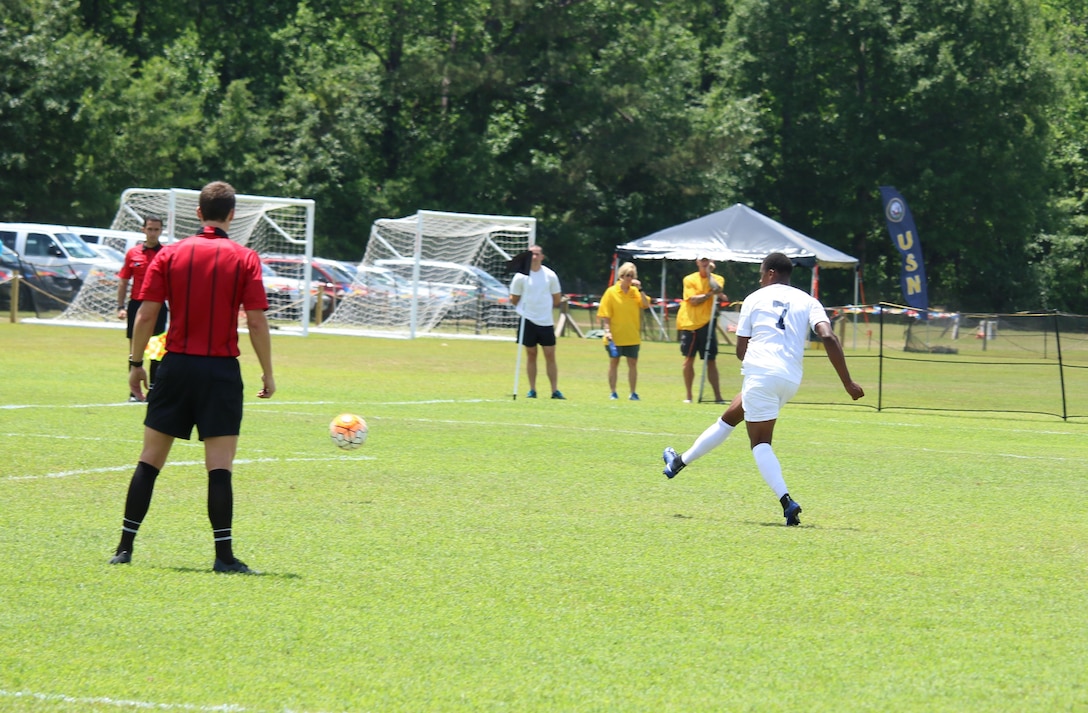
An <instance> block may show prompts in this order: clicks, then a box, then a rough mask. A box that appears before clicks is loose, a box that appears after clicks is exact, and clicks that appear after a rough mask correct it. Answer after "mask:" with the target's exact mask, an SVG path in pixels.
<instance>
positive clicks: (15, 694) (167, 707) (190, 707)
mask: <svg viewBox="0 0 1088 713" xmlns="http://www.w3.org/2000/svg"><path fill="white" fill-rule="evenodd" d="M0 698H32V699H34V700H38V701H45V702H51V701H60V702H62V703H75V704H77V705H84V704H92V705H106V706H117V707H118V708H150V709H154V710H161V711H172V710H182V711H209V713H210V712H212V711H223V712H225V713H235V712H236V711H237V712H241V711H245V710H246V708H245V707H243V706H239V705H236V704H234V703H224V704H223V705H218V706H198V705H195V704H192V703H153V702H151V701H128V700H124V699H121V698H106V697H96V698H76V697H74V696H66V695H64V694H62V693H34V692H33V691H5V690H2V689H0Z"/></svg>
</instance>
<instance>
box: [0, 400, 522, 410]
mask: <svg viewBox="0 0 1088 713" xmlns="http://www.w3.org/2000/svg"><path fill="white" fill-rule="evenodd" d="M508 400H509V399H505V398H503V399H428V400H424V401H374V402H370V403H367V404H365V405H366V406H367V407H371V406H415V405H417V404H418V405H420V406H432V405H434V404H488V403H500V402H504V401H508ZM336 403H340V402H339V401H275V400H272V401H270V400H268V399H261V400H260V401H246V402H245V407H246V408H261V407H276V406H328V405H330V404H336ZM146 405H147V404H142V403H137V402H130V401H118V402H115V403H102V404H68V405H66V406H57V405H56V404H0V411H17V410H19V409H28V408H47V409H59V408H119V407H120V408H130V407H132V406H146Z"/></svg>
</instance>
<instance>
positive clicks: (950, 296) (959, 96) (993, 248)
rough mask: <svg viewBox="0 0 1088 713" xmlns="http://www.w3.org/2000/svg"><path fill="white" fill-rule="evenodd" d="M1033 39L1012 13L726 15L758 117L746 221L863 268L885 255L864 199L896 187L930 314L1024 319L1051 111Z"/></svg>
mask: <svg viewBox="0 0 1088 713" xmlns="http://www.w3.org/2000/svg"><path fill="white" fill-rule="evenodd" d="M1031 30H1032V25H1031V19H1030V14H1029V10H1028V7H1027V5H1025V4H1024V3H1022V2H1019V1H1018V0H1009V1H1005V0H997V1H994V2H974V3H957V4H948V3H943V2H931V1H929V0H916V1H912V2H898V1H896V2H891V1H889V2H867V3H846V2H841V3H839V2H836V3H826V2H800V3H792V4H791V5H790V6H789V8H788V10H787V11H783V10H782V8H781V7H780V5H779V4H777V3H771V2H764V1H763V0H754V1H752V2H742V3H739V4H738V10H737V14H736V16H735V18H734V21H733V23H732V25H731V32H730V41H731V43H732V47H733V56H734V61H735V62H736V63H737V66H736V76H735V81H736V83H737V86H738V88H739V90H740V91H742V92H744V93H747V94H750V95H753V96H757V97H759V101H760V104H761V106H763V107H764V108H765V113H764V114H763V115H762V116H763V117H764V126H765V134H764V139H763V140H762V142H761V144H760V147H759V155H760V157H761V160H762V161H763V163H764V165H765V166H767V168H768V170H765V171H764V172H762V173H761V174H759V175H758V176H756V178H755V181H754V184H753V186H752V189H751V195H752V197H753V198H755V203H756V207H757V208H758V207H760V206H761V205H762V206H764V207H765V208H767V209H769V211H770V212H771V213H772V214H774V215H780V216H782V219H783V220H784V222H786V223H787V224H790V225H793V226H794V227H798V228H799V229H802V230H803V231H804V229H805V227H807V226H812V229H811V231H810V232H811V234H812V235H813V236H814V237H817V238H819V239H822V240H824V241H825V242H827V243H829V244H831V245H834V246H836V247H839V248H841V249H843V250H845V251H847V252H852V253H853V254H856V255H857V256H858V257H860V258H861V259H862V260H863V261H864V262H865V263H866V264H867V265H869V266H872V265H873V264H874V263H877V264H879V262H878V260H877V259H876V258H879V256H881V255H887V254H890V251H891V249H892V248H891V245H890V243H889V241H888V239H887V236H886V235H885V234H884V231H883V226H882V225H881V224H880V210H879V198H878V196H877V193H876V188H877V187H878V186H879V185H882V184H892V185H895V186H897V187H898V188H899V190H900V191H901V192H902V193H903V194H904V195H905V196H906V197H907V200H908V202H910V204H911V208H912V212H913V213H914V215H915V219H916V221H917V223H918V228H919V232H920V234H921V240H922V245H923V252H924V255H925V258H926V264H927V272H928V275H929V283H930V288H929V293H930V298H931V300H933V301H934V302H937V303H943V304H950V305H954V306H958V307H965V308H984V307H985V308H987V309H995V310H1002V309H1009V308H1013V307H1024V306H1027V305H1028V304H1029V303H1030V302H1031V299H1032V296H1033V294H1034V291H1033V285H1032V284H1031V282H1030V280H1029V279H1028V278H1030V275H1031V273H1030V271H1026V270H1024V269H1023V265H1024V263H1025V259H1026V244H1027V241H1028V239H1029V238H1030V237H1031V235H1033V234H1034V233H1035V232H1036V231H1037V230H1038V229H1039V228H1040V226H1041V225H1043V218H1042V216H1040V212H1041V211H1042V210H1043V208H1045V205H1046V201H1047V195H1048V190H1049V188H1050V186H1051V184H1052V179H1051V177H1050V173H1049V165H1048V161H1047V149H1048V147H1049V144H1048V139H1049V135H1048V121H1047V117H1046V113H1045V108H1046V107H1047V106H1050V105H1051V104H1052V103H1053V102H1054V100H1055V93H1054V88H1053V87H1054V83H1053V78H1052V76H1051V73H1050V71H1049V69H1048V67H1047V65H1046V64H1045V62H1041V61H1039V60H1040V57H1039V56H1038V55H1037V53H1036V51H1035V48H1034V46H1033V44H1032V34H1031ZM884 265H885V266H886V269H889V270H890V269H893V268H894V266H895V262H894V261H886V262H884ZM869 274H870V275H872V274H873V273H872V271H870V272H869ZM886 277H891V275H887V274H886ZM889 297H892V296H889Z"/></svg>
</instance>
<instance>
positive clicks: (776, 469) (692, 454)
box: [663, 253, 865, 525]
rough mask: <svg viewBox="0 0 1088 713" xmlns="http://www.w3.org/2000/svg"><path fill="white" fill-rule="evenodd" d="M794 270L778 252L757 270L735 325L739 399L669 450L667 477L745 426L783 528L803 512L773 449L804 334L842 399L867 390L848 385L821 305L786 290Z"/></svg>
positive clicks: (797, 378)
mask: <svg viewBox="0 0 1088 713" xmlns="http://www.w3.org/2000/svg"><path fill="white" fill-rule="evenodd" d="M792 272H793V263H792V262H790V259H789V258H788V257H786V256H785V255H783V254H782V253H771V254H770V255H768V256H767V257H766V258H765V259H764V260H763V264H762V265H761V266H760V269H759V285H760V288H759V289H758V290H756V291H755V292H753V293H752V294H750V295H748V297H747V298H746V299H745V300H744V304H743V306H742V307H741V311H740V320H739V322H738V323H737V358H738V359H740V360H741V363H742V366H741V374H743V375H744V382H743V385H742V386H741V392H740V394H738V395H737V396H736V397H735V398H734V399H733V402H732V403H731V404H730V405H729V408H727V409H726V410H725V413H723V414H722V415H721V418H719V419H718V420H717V421H715V423H714V425H712V426H710V428H708V429H706V430H705V431H704V432H703V433H702V434H701V435H700V436H699V437H698V438H697V439H696V440H695V443H694V444H692V446H691V448H689V449H688V450H687V451H685V452H684V453H683V455H678V454H677V453H676V451H675V450H673V449H672V447H669V448H666V449H665V452H664V454H663V457H664V459H665V470H664V471H663V472H664V474H665V475H666V476H667V477H669V478H672V477H674V476H675V475H676V474H677V473H679V472H680V471H681V470H682V469H683V468H684V467H685V466H687V465H690V464H691V463H692V462H694V461H695V460H696V459H697V458H700V457H701V456H704V455H706V454H707V453H709V452H710V451H711V450H713V449H714V448H716V447H718V446H719V445H721V444H722V443H723V442H724V441H725V439H726V438H728V437H729V435H730V434H731V433H732V432H733V429H734V428H735V427H736V426H737V425H738V424H739V423H740V421H741V419H743V420H744V421H745V423H746V425H747V429H748V440H749V442H750V443H751V446H752V457H753V458H755V461H756V467H758V468H759V472H760V474H761V475H762V476H763V479H764V480H765V481H766V482H767V485H769V486H770V487H771V489H772V490H773V491H774V493H775V495H776V496H777V497H778V499H779V502H780V503H781V504H782V514H783V515H784V516H785V518H786V524H787V525H800V524H801V519H800V517H799V516H800V514H801V506H800V505H799V504H798V503H797V502H796V501H795V500H793V498H791V497H790V494H789V490H788V489H787V488H786V481H785V479H784V478H783V477H782V466H781V465H780V464H779V462H778V457H777V456H776V455H775V453H774V449H773V448H772V447H771V439H772V437H773V436H774V425H775V423H776V422H777V420H778V414H779V411H780V410H781V409H782V407H783V406H785V405H786V404H787V403H788V402H789V400H790V399H792V398H793V396H794V394H796V393H797V389H798V387H800V386H801V376H802V371H803V361H804V355H805V341H806V340H807V339H808V334H809V330H810V329H811V330H812V331H814V332H816V335H817V336H818V337H820V339H822V340H823V343H824V349H825V351H826V353H827V358H828V359H829V360H830V361H831V365H832V366H833V367H835V372H836V373H837V374H838V375H839V379H840V380H841V381H842V385H843V387H844V388H845V389H846V393H848V394H850V397H851V398H852V399H854V400H855V401H857V400H858V399H860V398H861V397H862V396H864V395H865V391H864V389H862V388H861V386H860V385H859V384H858V383H857V382H855V381H854V380H853V379H852V378H850V370H849V369H848V368H847V366H846V356H845V355H844V354H843V351H842V344H841V343H840V342H839V338H838V337H837V336H835V332H834V331H833V330H832V329H831V322H830V320H828V318H827V312H826V311H825V310H824V307H823V305H822V304H820V301H819V300H817V299H816V298H814V297H811V296H809V295H808V294H806V293H804V292H803V291H801V290H799V289H797V288H796V287H791V286H790V284H789V282H790V274H791V273H792Z"/></svg>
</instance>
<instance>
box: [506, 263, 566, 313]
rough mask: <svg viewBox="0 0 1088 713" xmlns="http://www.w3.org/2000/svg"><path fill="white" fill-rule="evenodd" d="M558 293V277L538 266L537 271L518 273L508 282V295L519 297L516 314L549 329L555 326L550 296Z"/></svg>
mask: <svg viewBox="0 0 1088 713" xmlns="http://www.w3.org/2000/svg"><path fill="white" fill-rule="evenodd" d="M557 292H559V276H558V275H556V274H555V273H554V272H553V271H551V270H549V269H548V268H546V267H544V266H543V265H541V266H540V269H539V270H530V271H529V274H528V275H523V274H521V273H518V274H517V275H514V279H513V280H511V281H510V294H512V295H520V296H521V300H520V301H519V302H518V306H517V313H518V314H520V315H521V316H522V317H524V318H525V319H527V320H529V321H530V322H532V323H533V324H537V325H540V326H541V327H551V326H552V325H553V324H555V318H554V317H553V316H552V310H553V309H554V308H555V306H554V305H553V304H552V295H554V294H556V293H557Z"/></svg>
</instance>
